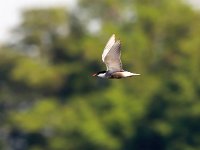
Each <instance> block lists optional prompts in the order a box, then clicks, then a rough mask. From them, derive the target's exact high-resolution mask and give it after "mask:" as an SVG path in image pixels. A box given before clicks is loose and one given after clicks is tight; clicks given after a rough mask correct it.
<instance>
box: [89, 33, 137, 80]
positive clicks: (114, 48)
mask: <svg viewBox="0 0 200 150" xmlns="http://www.w3.org/2000/svg"><path fill="white" fill-rule="evenodd" d="M120 56H121V43H120V41H119V40H117V41H116V40H115V35H114V34H113V35H112V36H111V37H110V39H109V40H108V42H107V44H106V46H105V48H104V51H103V54H102V61H103V62H104V63H105V64H106V67H107V71H101V72H98V73H96V74H94V75H93V76H97V77H100V78H109V79H120V78H126V77H132V76H134V75H140V74H137V73H131V72H128V71H124V70H123V69H122V63H121V59H120Z"/></svg>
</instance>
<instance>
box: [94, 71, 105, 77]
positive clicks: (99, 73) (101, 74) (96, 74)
mask: <svg viewBox="0 0 200 150" xmlns="http://www.w3.org/2000/svg"><path fill="white" fill-rule="evenodd" d="M105 74H106V71H100V72H98V73H94V74H93V75H92V76H93V77H96V76H97V77H102V78H103V77H105Z"/></svg>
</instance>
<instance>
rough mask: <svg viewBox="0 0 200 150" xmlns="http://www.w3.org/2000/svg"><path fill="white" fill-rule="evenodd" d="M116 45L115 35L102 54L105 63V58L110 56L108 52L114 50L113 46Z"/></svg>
mask: <svg viewBox="0 0 200 150" xmlns="http://www.w3.org/2000/svg"><path fill="white" fill-rule="evenodd" d="M114 44H115V35H114V34H113V35H112V36H111V37H110V39H109V40H108V42H107V44H106V46H105V48H104V51H103V54H102V60H103V62H104V60H105V57H106V55H107V54H108V52H109V51H110V49H111V48H112V46H113V45H114Z"/></svg>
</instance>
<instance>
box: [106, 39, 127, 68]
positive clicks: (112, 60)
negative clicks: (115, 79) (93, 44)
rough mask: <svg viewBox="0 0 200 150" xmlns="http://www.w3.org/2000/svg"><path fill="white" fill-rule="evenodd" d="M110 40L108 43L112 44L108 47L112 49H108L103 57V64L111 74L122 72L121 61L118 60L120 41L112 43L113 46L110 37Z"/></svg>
mask: <svg viewBox="0 0 200 150" xmlns="http://www.w3.org/2000/svg"><path fill="white" fill-rule="evenodd" d="M110 40H111V42H110V43H112V44H110V45H112V47H111V48H109V51H108V52H107V54H106V55H105V56H104V59H103V62H104V63H105V64H106V67H107V70H109V71H111V72H115V71H122V70H123V69H122V63H121V59H120V56H121V44H120V41H119V40H118V41H116V42H114V44H113V42H112V37H111V39H110ZM110 40H109V41H110ZM109 41H108V44H109ZM108 44H107V45H108ZM108 47H109V46H108ZM103 54H104V53H103ZM102 57H103V56H102Z"/></svg>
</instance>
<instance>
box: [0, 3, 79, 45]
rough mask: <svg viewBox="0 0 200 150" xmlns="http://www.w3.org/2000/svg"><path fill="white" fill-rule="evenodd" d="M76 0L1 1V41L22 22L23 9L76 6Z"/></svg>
mask: <svg viewBox="0 0 200 150" xmlns="http://www.w3.org/2000/svg"><path fill="white" fill-rule="evenodd" d="M75 5H76V0H4V1H1V3H0V43H2V42H4V41H6V40H8V38H9V36H10V35H9V33H10V30H12V29H13V28H14V27H16V26H17V24H19V22H20V19H21V18H20V14H21V12H22V11H23V9H27V8H34V7H37V8H38V7H40V8H41V7H42V8H43V7H45V8H46V7H56V6H64V7H65V6H66V7H67V8H68V9H70V8H74V7H75Z"/></svg>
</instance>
